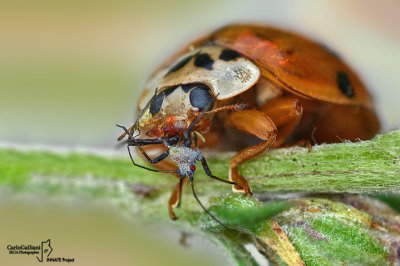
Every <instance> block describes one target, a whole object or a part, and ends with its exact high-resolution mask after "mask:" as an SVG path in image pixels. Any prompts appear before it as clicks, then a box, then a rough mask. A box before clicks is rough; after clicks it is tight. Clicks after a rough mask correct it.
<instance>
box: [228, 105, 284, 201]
mask: <svg viewBox="0 0 400 266" xmlns="http://www.w3.org/2000/svg"><path fill="white" fill-rule="evenodd" d="M227 122H228V123H229V124H230V125H232V126H233V127H235V128H236V129H238V130H240V131H242V132H245V133H248V134H251V135H254V136H256V137H258V138H260V139H262V140H264V141H263V142H261V143H258V144H256V145H253V146H250V147H247V148H244V149H243V150H241V151H240V152H238V153H237V154H236V155H235V156H234V157H233V158H232V159H231V161H230V165H229V180H231V181H233V182H236V183H237V184H238V186H236V185H234V186H233V191H239V192H244V193H246V194H252V192H251V189H250V186H249V185H248V183H247V181H246V179H244V178H243V177H242V176H241V175H240V174H239V171H238V169H237V166H238V165H239V164H241V163H243V162H245V161H247V160H249V159H251V158H253V157H255V156H257V155H258V154H260V153H262V152H263V151H265V150H267V149H268V148H270V147H271V145H272V144H273V143H274V142H275V140H276V136H277V134H278V131H277V129H276V126H275V124H274V122H272V120H271V119H270V118H269V117H268V116H267V115H266V114H265V113H263V112H261V111H257V110H243V111H240V112H233V113H230V114H229V116H228V119H227Z"/></svg>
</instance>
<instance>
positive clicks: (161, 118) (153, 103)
mask: <svg viewBox="0 0 400 266" xmlns="http://www.w3.org/2000/svg"><path fill="white" fill-rule="evenodd" d="M214 101H215V96H214V95H213V94H212V91H211V89H210V88H209V87H208V86H207V85H205V84H202V83H191V84H185V85H178V86H171V87H166V88H163V89H161V90H157V91H156V93H155V94H154V95H153V97H152V98H151V99H150V100H149V101H148V103H147V104H146V106H145V108H144V109H143V110H142V112H141V113H140V115H139V117H138V120H137V121H136V124H135V130H137V131H140V132H141V133H142V134H144V135H146V136H148V137H171V136H175V135H182V134H183V132H184V131H185V130H186V129H187V128H188V127H189V125H190V124H191V123H192V122H193V121H194V120H195V119H196V117H198V116H199V114H200V113H201V112H206V111H209V110H211V109H212V108H213V104H214ZM208 121H209V120H208V119H205V118H202V119H201V120H200V121H197V125H196V130H197V131H199V132H202V133H205V132H206V131H207V130H208V127H209V123H207V122H208Z"/></svg>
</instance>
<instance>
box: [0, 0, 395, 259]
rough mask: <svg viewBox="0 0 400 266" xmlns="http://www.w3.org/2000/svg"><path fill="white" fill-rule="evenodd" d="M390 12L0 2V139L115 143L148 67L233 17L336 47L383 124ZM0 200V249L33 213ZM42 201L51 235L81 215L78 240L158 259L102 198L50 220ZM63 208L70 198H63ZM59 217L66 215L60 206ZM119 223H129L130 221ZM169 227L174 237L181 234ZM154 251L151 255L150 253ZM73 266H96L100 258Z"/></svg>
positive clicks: (255, 3) (333, 4) (257, 1)
mask: <svg viewBox="0 0 400 266" xmlns="http://www.w3.org/2000/svg"><path fill="white" fill-rule="evenodd" d="M399 10H400V2H399V1H397V0H386V1H369V0H367V1H363V0H353V1H345V0H340V1H338V0H336V1H334V0H330V1H319V0H306V1H289V0H283V1H282V0H247V1H243V0H242V1H239V0H221V1H215V0H213V1H211V0H203V1H183V0H176V1H165V0H148V1H128V0H115V1H103V0H97V1H95V0H69V1H61V0H37V1H31V0H14V1H1V2H0V142H1V143H3V144H4V143H5V144H6V145H10V144H11V145H36V144H44V145H51V146H66V147H92V148H96V149H97V148H106V149H114V148H115V147H116V137H117V136H118V135H119V133H120V130H119V129H118V128H116V127H115V124H116V123H121V124H126V125H128V124H131V123H132V122H133V120H134V111H135V110H136V101H137V98H138V94H139V92H140V90H141V85H142V84H143V83H144V81H145V80H146V78H147V77H148V75H149V74H150V72H151V71H152V69H153V68H155V67H156V66H157V64H159V63H160V62H161V61H162V60H164V59H166V58H167V57H169V56H170V55H171V54H172V53H173V52H174V51H176V50H177V49H179V47H181V46H182V45H184V44H185V43H187V42H188V41H190V40H191V39H193V38H195V37H197V36H199V35H200V34H202V33H205V32H207V31H209V30H212V29H214V28H216V27H219V26H222V25H224V24H227V23H231V22H238V21H241V22H243V21H256V22H263V23H266V24H270V25H276V26H279V27H282V28H287V29H291V30H294V31H297V32H299V33H302V34H304V35H306V36H309V37H311V38H313V39H315V40H318V41H319V42H321V43H324V44H326V45H327V46H329V47H330V48H332V49H333V50H335V51H337V53H338V54H340V55H341V56H342V57H343V58H344V59H345V60H346V61H347V62H348V63H349V64H350V65H351V66H352V67H353V68H354V69H355V70H356V71H357V72H358V73H359V74H360V76H361V77H362V79H363V80H364V82H365V83H366V84H367V86H368V87H369V88H370V90H371V92H372V94H373V95H374V98H375V102H376V104H377V110H378V113H379V115H380V117H381V118H382V121H383V131H387V130H390V129H394V128H399V125H400V116H399V113H400V106H399V104H398V101H399V99H400V90H399V88H400V75H399V71H400V64H399V62H400V30H399V25H400V18H399V16H398V11H399ZM2 201H3V203H2V205H1V206H0V210H1V213H2V214H3V213H7V217H9V215H11V214H10V213H13V214H14V215H17V218H15V219H11V220H4V219H3V221H2V223H0V227H2V228H3V229H2V230H1V231H0V233H2V234H4V233H5V232H6V231H7V232H8V233H9V234H7V235H6V236H5V235H0V239H1V243H0V255H1V256H3V255H4V252H5V250H4V239H6V240H7V241H6V242H18V241H19V239H20V238H21V239H24V238H23V237H24V236H25V234H23V233H21V234H17V233H18V232H19V230H17V229H16V228H18V225H15V226H14V227H12V228H11V229H9V228H8V227H7V230H6V231H4V230H5V229H4V228H5V225H6V224H7V225H8V224H9V223H12V221H13V220H14V221H15V220H16V219H17V220H24V221H29V220H32V218H33V217H35V211H32V212H30V211H28V210H30V209H31V207H30V206H29V205H27V204H24V203H23V202H29V200H28V201H26V200H23V201H22V203H21V202H20V200H19V199H15V198H14V196H13V195H7V196H4V197H3V198H2ZM40 202H41V203H42V204H47V205H45V206H47V207H48V208H45V209H47V210H48V211H44V210H41V211H42V214H43V216H44V217H46V215H48V217H47V219H50V221H51V223H52V224H56V225H59V226H58V227H57V228H56V229H54V230H53V231H52V233H51V234H53V235H54V236H57V234H59V235H60V236H61V235H63V234H68V233H66V232H64V231H63V228H65V225H66V223H63V221H67V222H68V221H69V220H68V219H67V218H66V217H72V216H73V217H75V219H79V221H81V222H80V223H77V227H76V228H74V227H73V228H72V229H68V230H71V231H72V232H76V234H82V235H83V236H85V237H82V239H95V237H96V236H97V237H98V239H99V241H95V242H97V243H101V244H100V246H102V248H105V249H106V248H107V247H108V246H107V245H106V244H105V243H106V242H105V240H106V239H110V235H112V236H117V237H116V238H115V239H114V238H111V240H110V242H111V243H113V245H117V247H118V245H119V244H120V245H121V246H120V247H127V246H129V248H127V249H126V250H125V253H124V254H125V255H124V256H126V257H124V256H122V258H123V259H122V260H121V261H125V262H127V261H129V262H130V263H127V264H132V265H146V264H156V265H157V262H154V260H152V259H150V260H149V261H146V259H144V260H143V261H142V260H138V261H136V262H135V261H134V259H133V258H134V257H135V256H134V252H133V253H132V254H130V253H129V250H134V249H135V247H134V246H135V243H138V242H134V241H133V242H132V240H131V239H135V241H137V239H140V238H142V237H143V236H142V235H138V232H131V231H129V230H128V229H127V228H129V226H127V225H126V224H124V223H125V222H126V221H125V220H123V219H122V220H123V222H121V221H120V220H121V219H120V218H118V214H116V213H113V212H110V210H109V209H107V208H105V209H104V210H103V209H102V208H100V209H101V211H99V210H98V209H99V206H95V207H93V206H92V205H91V204H89V205H85V204H78V205H83V207H82V208H83V210H85V211H82V209H78V210H73V209H67V210H66V212H64V213H66V215H67V216H66V217H64V218H65V219H55V218H52V217H53V216H52V210H53V209H54V208H55V207H54V206H53V205H52V204H53V203H48V202H47V201H46V199H41V200H40ZM15 204H17V205H18V204H19V205H18V206H15ZM63 204H67V205H68V206H69V203H63ZM75 205H76V204H75ZM63 208H64V207H63ZM93 212H100V213H93ZM59 215H61V217H63V216H62V215H63V214H62V213H61V214H59ZM2 216H3V217H4V214H3V215H2ZM93 217H97V218H95V220H99V219H100V220H102V221H103V222H104V224H97V225H96V226H95V227H96V228H110V227H112V228H116V230H117V231H115V232H114V233H110V234H109V235H108V233H107V232H105V233H104V232H102V233H103V234H93V235H92V233H91V232H87V231H85V228H86V227H87V226H90V223H91V222H90V221H91V220H92V219H93ZM107 218H109V220H107ZM51 219H55V220H51ZM47 221H49V220H47ZM43 223H45V220H44V221H41V220H38V221H36V220H35V223H34V225H35V227H36V229H37V232H40V233H37V234H36V235H35V237H33V238H34V239H35V240H36V239H37V240H40V241H42V240H43V241H44V240H45V238H46V239H47V238H48V235H49V233H48V230H47V229H46V228H47V227H45V226H41V224H43ZM121 223H122V224H121ZM127 223H128V224H129V225H130V226H131V227H135V225H133V224H132V223H133V222H131V221H129V222H127ZM121 228H122V229H121ZM136 228H141V227H140V226H139V227H138V226H136ZM36 229H35V230H36ZM46 230H47V231H46ZM118 230H119V231H118ZM124 230H126V231H124ZM136 230H137V229H136ZM133 231H134V230H133ZM138 231H140V229H139V230H138ZM161 231H163V230H161ZM167 231H168V230H167ZM13 232H15V234H13ZM130 233H132V236H130V235H129V234H130ZM95 235H96V236H95ZM127 235H128V237H127ZM173 235H174V237H175V238H179V237H177V235H178V233H176V232H175V233H173ZM42 236H43V237H42ZM118 236H120V238H118ZM174 237H166V236H165V235H161V237H160V238H158V239H157V240H154V242H158V241H159V240H160V239H166V240H167V243H168V245H173V246H175V247H174V250H175V251H176V250H180V251H176V252H178V253H177V254H180V255H179V256H181V255H182V254H185V253H186V252H187V251H186V250H187V249H184V251H182V249H183V248H181V247H179V246H178V244H177V243H178V240H177V239H175V238H174ZM25 239H27V240H29V239H30V238H25ZM124 241H127V242H124ZM73 242H74V241H71V242H68V240H65V241H64V242H63V241H62V240H60V241H59V244H60V245H61V244H62V245H64V246H65V249H66V250H68V243H73ZM83 243H84V244H83V245H86V244H87V243H86V242H83ZM121 243H122V244H121ZM123 243H128V244H123ZM71 245H72V244H71ZM87 245H90V244H87ZM130 245H132V246H130ZM144 246H145V247H148V246H146V245H144ZM149 246H151V245H149ZM161 246H162V245H161ZM164 246H165V245H164ZM200 246H201V245H200ZM203 246H204V245H203ZM205 246H207V245H205ZM69 247H70V250H71V246H69ZM117 247H116V248H115V250H118V248H117ZM81 249H82V250H83V251H82V253H79V254H78V253H77V252H75V250H74V251H73V252H72V253H73V254H70V255H71V256H75V257H80V258H85V256H86V255H85V254H88V253H85V252H84V250H85V249H84V248H83V247H81ZM160 249H161V248H156V247H155V249H154V250H153V251H154V252H155V253H159V250H160ZM99 250H101V249H99ZM144 250H147V249H146V248H145V249H144ZM191 250H192V252H193V249H191ZM205 250H206V251H204V250H203V252H204V253H212V254H213V255H210V257H211V258H214V259H213V261H214V263H216V264H221V263H229V262H226V261H225V260H224V259H222V258H218V251H215V250H214V251H213V252H211V249H210V250H207V249H205ZM175 251H174V252H175ZM99 252H100V251H99ZM174 252H171V253H172V254H174ZM179 252H180V253H179ZM66 253H68V252H67V251H66ZM89 253H90V252H89ZM100 253H101V252H100ZM166 253H168V252H166ZM193 253H194V252H193ZM127 254H128V255H127ZM200 254H203V253H200ZM153 255H154V254H153ZM151 256H152V254H151V253H150V254H149V256H147V258H152V257H151ZM92 257H96V256H92ZM120 257H121V256H120ZM144 257H146V256H145V255H144ZM161 257H162V256H161ZM164 257H165V256H164ZM188 257H190V256H188ZM6 258H7V259H14V258H10V257H9V256H6ZM101 258H102V257H101ZM110 261H112V259H111V260H110ZM139 261H140V263H139ZM171 261H173V260H171ZM19 262H20V261H19ZM103 262H104V263H105V262H108V260H107V259H104V261H103ZM186 262H187V261H186ZM10 263H13V262H12V261H11V262H10ZM26 263H29V262H26ZM81 263H82V261H81ZM117 264H118V263H117ZM117 264H115V265H117ZM178 264H179V263H178ZM184 264H185V262H182V265H184ZM10 265H11V264H10ZM82 265H103V264H101V260H100V261H99V262H98V263H94V262H93V264H89V263H84V264H82ZM104 265H107V264H106V263H105V264H104Z"/></svg>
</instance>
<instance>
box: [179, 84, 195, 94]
mask: <svg viewBox="0 0 400 266" xmlns="http://www.w3.org/2000/svg"><path fill="white" fill-rule="evenodd" d="M181 87H182V90H183V91H184V92H188V91H190V90H191V89H193V83H192V84H184V85H181Z"/></svg>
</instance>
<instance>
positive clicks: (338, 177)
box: [0, 131, 400, 265]
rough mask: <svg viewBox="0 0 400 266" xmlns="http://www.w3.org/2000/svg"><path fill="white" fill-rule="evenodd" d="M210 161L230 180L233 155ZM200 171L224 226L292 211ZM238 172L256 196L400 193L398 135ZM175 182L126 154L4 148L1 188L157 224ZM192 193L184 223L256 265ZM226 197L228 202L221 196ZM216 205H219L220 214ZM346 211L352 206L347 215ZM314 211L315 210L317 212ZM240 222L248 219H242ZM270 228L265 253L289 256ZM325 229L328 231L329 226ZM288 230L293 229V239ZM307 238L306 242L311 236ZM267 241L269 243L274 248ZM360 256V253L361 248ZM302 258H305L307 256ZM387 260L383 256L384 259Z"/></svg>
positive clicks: (266, 161) (287, 156) (271, 159)
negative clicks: (112, 209) (91, 200)
mask: <svg viewBox="0 0 400 266" xmlns="http://www.w3.org/2000/svg"><path fill="white" fill-rule="evenodd" d="M207 158H208V163H209V166H210V169H211V171H212V172H213V174H214V175H217V176H219V177H222V178H227V173H228V165H229V159H230V158H231V157H230V156H229V154H228V155H227V154H224V155H221V154H218V155H217V156H211V155H210V156H207ZM200 168H201V167H200V165H199V167H198V169H199V170H198V171H197V173H196V176H195V184H196V191H197V193H198V195H199V197H200V199H201V200H202V201H203V203H204V204H205V205H206V206H210V204H211V205H212V204H214V207H211V208H210V210H212V211H214V212H216V214H217V216H218V217H220V219H222V220H224V221H225V223H229V221H230V222H231V223H230V225H231V226H233V227H239V228H242V227H241V226H240V224H249V223H251V222H250V221H253V222H254V221H257V222H259V221H262V220H263V219H264V220H265V219H268V218H270V217H271V216H272V215H275V214H276V213H279V212H280V211H282V210H284V209H285V208H287V206H288V205H287V204H281V205H279V204H278V205H273V204H272V205H270V206H271V207H270V208H268V206H267V207H266V208H265V206H264V207H262V208H258V207H257V206H259V204H260V203H259V202H257V201H254V200H252V199H251V198H243V197H241V196H238V197H237V196H235V197H233V198H230V197H231V196H230V194H228V196H226V194H227V193H228V192H230V190H231V188H230V186H229V185H227V184H225V183H222V182H217V181H215V180H212V179H210V178H209V177H207V176H206V175H205V173H204V171H203V170H200ZM240 172H241V174H242V175H243V176H245V177H246V178H247V180H248V181H249V184H250V185H251V187H252V188H253V191H254V192H255V193H256V195H261V194H267V195H268V194H271V193H285V192H305V193H335V192H350V193H371V194H372V193H376V192H379V193H389V192H398V191H400V131H393V132H390V133H388V134H385V135H380V136H378V137H376V138H375V139H373V140H371V141H364V142H357V143H340V144H329V145H320V146H314V147H313V148H312V149H311V150H310V151H309V150H307V149H305V148H288V149H278V150H273V151H270V152H267V153H265V154H263V155H261V156H258V157H256V158H254V159H252V160H250V161H249V162H246V163H245V164H243V165H242V166H241V167H240ZM176 183H177V179H176V178H175V177H172V176H171V175H167V174H159V173H153V172H150V171H146V170H143V169H140V168H138V167H134V166H132V165H131V163H130V161H129V160H128V155H127V156H126V158H116V157H111V156H108V157H107V156H100V155H91V154H85V153H73V152H71V153H64V154H60V153H55V152H50V151H29V150H28V151H20V150H14V149H6V148H0V189H2V190H4V189H6V190H7V189H8V190H9V189H11V190H12V191H13V192H16V191H25V192H26V191H27V192H33V193H38V192H39V193H42V192H45V193H47V194H53V195H63V194H66V195H72V194H86V195H87V194H88V195H90V196H93V197H99V198H101V199H104V200H107V201H113V202H117V203H118V204H120V205H122V206H123V207H127V208H128V209H129V210H131V211H133V212H135V213H139V214H140V215H141V216H142V217H145V218H146V219H149V220H151V221H160V220H162V221H164V222H166V221H169V217H168V213H167V208H166V205H167V202H168V198H169V195H170V193H171V191H172V189H173V188H174V186H175V185H176ZM0 191H1V190H0ZM189 193H190V190H189V189H186V191H185V195H184V199H183V205H182V208H180V209H177V210H176V213H177V215H178V216H179V217H180V219H179V222H178V223H179V224H180V225H181V226H182V225H183V226H186V227H185V228H187V229H188V230H192V231H196V232H199V230H202V228H203V229H204V228H208V229H210V230H211V231H212V232H213V233H212V234H213V237H214V238H216V239H218V240H219V241H220V243H222V244H223V245H225V247H227V250H228V252H231V254H232V256H233V257H235V258H236V260H237V261H238V263H240V264H246V265H248V264H254V263H255V262H254V260H253V258H251V257H249V256H248V255H247V254H248V252H247V251H246V250H245V248H244V246H243V242H238V241H242V240H243V241H244V240H245V239H247V240H246V241H250V240H249V239H252V238H251V237H249V235H248V233H243V232H242V233H241V234H243V237H242V238H240V239H239V238H238V237H237V233H236V231H231V230H229V231H227V232H224V233H221V232H220V230H221V228H219V229H216V231H213V230H214V228H215V222H213V221H212V220H210V219H209V217H205V216H204V214H203V212H202V210H201V209H200V207H199V206H198V205H197V203H196V202H195V200H194V199H193V197H191V196H190V195H188V194H189ZM220 195H225V196H222V197H216V196H220ZM385 199H386V201H387V202H391V203H392V204H394V205H399V197H397V196H396V197H390V196H387V195H386V196H385ZM306 201H307V200H306ZM213 202H214V203H213ZM215 202H216V203H215ZM232 202H240V204H239V205H240V207H239V209H237V210H235V211H233V212H232V211H230V210H228V211H227V209H229V208H231V207H232V204H233V203H232ZM215 204H216V205H220V206H219V207H218V208H216V207H215ZM307 204H308V203H307ZM329 204H331V203H329ZM332 204H333V203H332ZM235 208H236V207H235ZM242 208H244V211H242V210H241V209H242ZM347 209H348V208H347V207H346V208H345V210H347ZM313 212H314V209H312V212H311V213H313ZM246 213H247V214H246ZM246 215H247V216H248V218H247V217H246ZM238 216H240V217H243V218H241V219H237V217H238ZM230 217H232V218H230ZM233 218H235V219H233ZM385 219H386V218H385ZM396 219H397V218H396ZM324 221H325V220H324ZM297 223H298V224H299V225H301V226H302V227H301V228H303V229H301V228H300V229H296V230H300V231H296V230H295V231H293V232H300V233H304V230H306V229H307V230H309V231H310V230H311V229H309V227H307V226H309V225H308V224H307V225H304V222H303V221H300V222H297ZM175 224H176V223H175ZM267 224H268V223H267ZM254 226H256V225H252V226H251V227H245V228H246V230H253V231H254ZM268 226H269V225H268ZM268 226H266V227H265V228H264V229H263V230H264V231H263V230H261V231H260V232H263V233H262V234H261V236H262V237H264V238H266V239H267V240H268V238H269V237H270V238H271V239H273V238H276V237H278V238H279V239H280V241H283V242H280V243H281V244H280V245H282V246H279V245H278V246H274V245H272V251H271V249H270V248H266V251H265V253H268V254H269V256H270V257H276V256H275V255H274V254H275V253H274V251H273V250H275V251H276V250H278V251H279V250H280V251H282V252H283V251H284V250H285V249H286V248H283V249H282V247H287V246H288V245H290V243H289V242H288V240H287V237H286V238H285V236H280V235H279V234H278V235H274V234H275V233H274V234H273V231H268V230H269V229H266V228H268ZM322 226H323V228H324V226H326V225H325V224H324V225H322ZM217 227H218V226H217ZM288 228H289V227H288ZM304 228H305V229H304ZM240 230H242V229H240ZM301 230H303V231H301ZM307 230H306V231H307ZM321 230H322V229H321ZM246 232H247V231H246ZM249 232H250V231H249ZM290 232H291V231H290V230H289V229H287V233H288V234H289V233H290ZM310 232H312V231H310ZM289 235H290V234H289ZM282 237H283V238H282ZM304 237H305V238H307V235H304ZM396 237H397V236H396ZM278 238H277V239H278ZM282 239H283V240H282ZM285 239H286V240H285ZM267 240H266V242H265V243H268V241H267ZM374 241H375V240H374ZM271 243H272V242H271ZM274 243H275V242H274ZM288 243H289V244H288ZM374 243H375V242H374ZM274 248H275V249H274ZM292 249H293V248H292ZM296 249H297V250H301V246H296ZM293 250H294V249H293ZM355 250H356V252H357V250H358V249H357V248H355ZM282 254H283V253H280V255H279V256H277V257H276V262H279V261H280V260H281V259H282V258H281V256H282ZM302 254H303V255H302V256H306V255H304V254H305V253H302ZM382 254H383V253H382ZM385 254H386V253H385ZM385 254H383V255H382V256H383V257H382V258H385V257H384V256H386V255H385ZM294 258H295V259H294V261H296V260H299V255H298V254H297V255H294ZM382 258H380V259H382ZM303 259H304V258H303Z"/></svg>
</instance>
